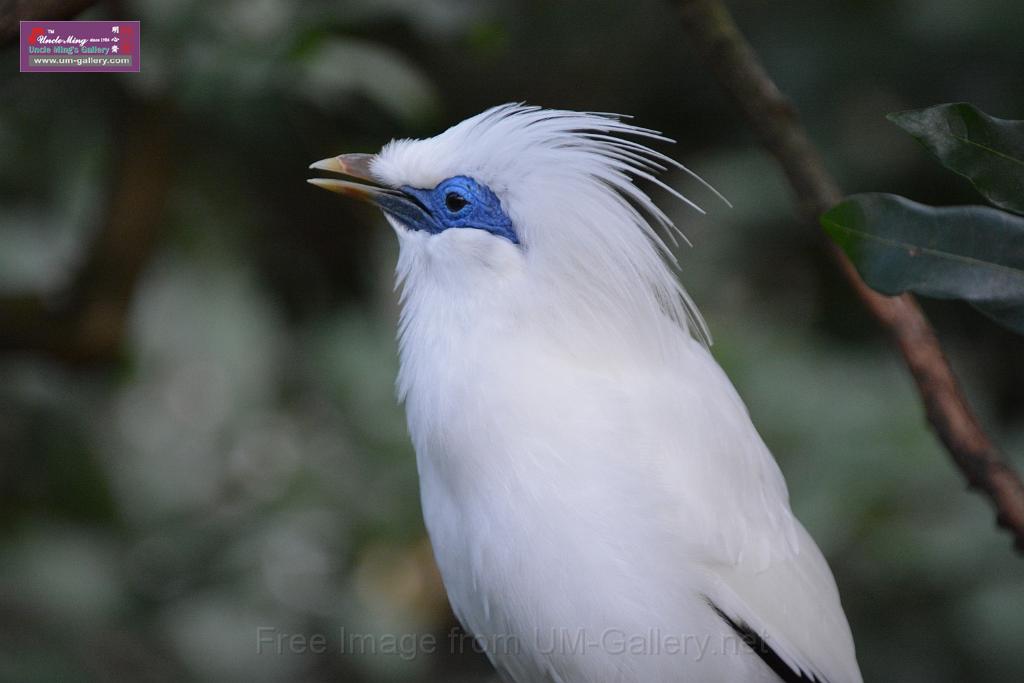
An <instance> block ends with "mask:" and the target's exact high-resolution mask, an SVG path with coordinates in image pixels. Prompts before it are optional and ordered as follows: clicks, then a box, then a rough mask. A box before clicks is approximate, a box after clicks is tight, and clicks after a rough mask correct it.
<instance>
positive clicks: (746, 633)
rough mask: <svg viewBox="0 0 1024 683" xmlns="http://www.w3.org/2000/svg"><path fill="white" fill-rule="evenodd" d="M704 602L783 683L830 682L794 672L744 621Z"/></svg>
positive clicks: (709, 599) (709, 600)
mask: <svg viewBox="0 0 1024 683" xmlns="http://www.w3.org/2000/svg"><path fill="white" fill-rule="evenodd" d="M704 600H705V601H706V602H707V603H708V606H709V607H710V608H711V609H712V610H714V612H715V614H717V615H718V616H719V618H720V619H721V620H722V621H724V622H725V623H726V624H728V625H729V628H731V629H732V630H733V631H735V632H736V635H738V636H739V637H740V640H742V641H743V642H744V643H746V645H747V646H748V647H749V648H750V649H751V650H753V651H754V654H756V655H757V656H758V657H760V658H761V661H763V662H764V663H765V664H766V665H767V666H768V668H769V669H771V670H772V671H773V672H774V673H775V675H776V676H778V677H779V679H780V680H781V681H783V683H828V681H826V680H824V679H821V678H818V677H817V676H813V675H811V674H808V673H803V672H801V671H794V670H793V669H792V668H790V666H789V665H788V664H786V662H784V661H783V660H782V658H781V657H779V655H778V653H777V652H775V650H773V649H772V647H771V645H769V644H768V643H766V642H765V640H764V638H762V637H761V636H760V635H759V634H758V633H757V631H755V630H754V629H752V628H750V626H749V625H748V624H747V623H745V622H744V621H743V620H739V621H737V620H735V619H733V618H732V617H730V616H729V615H728V614H726V613H725V612H723V611H722V609H721V608H720V607H719V606H718V605H716V604H715V603H714V602H712V600H711V598H709V597H707V596H704Z"/></svg>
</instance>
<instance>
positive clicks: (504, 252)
mask: <svg viewBox="0 0 1024 683" xmlns="http://www.w3.org/2000/svg"><path fill="white" fill-rule="evenodd" d="M643 139H648V140H656V141H668V140H667V139H666V138H663V137H662V136H661V135H660V134H658V133H657V132H655V131H651V130H648V129H644V128H639V127H637V126H634V125H631V124H629V123H626V122H624V121H622V120H621V119H620V118H619V117H617V116H615V115H608V114H594V113H585V112H574V111H564V110H551V109H542V108H539V107H531V106H525V105H517V104H509V105H503V106H499V107H494V108H492V109H489V110H487V111H485V112H483V113H481V114H479V115H477V116H474V117H472V118H469V119H467V120H465V121H463V122H461V123H459V124H457V125H455V126H453V127H452V128H449V129H448V130H446V131H444V132H443V133H441V134H440V135H437V136H435V137H432V138H428V139H422V140H394V141H392V142H390V143H388V144H387V145H386V146H385V147H384V148H383V149H382V150H381V151H380V152H379V153H377V154H342V155H340V156H335V157H329V158H327V159H323V160H321V161H318V162H316V163H314V164H312V165H311V167H310V168H313V169H317V170H321V171H328V172H332V173H337V174H342V175H346V176H349V177H350V178H355V179H357V180H358V181H359V182H357V181H353V180H343V179H339V178H312V179H310V180H309V182H310V183H312V184H314V185H317V186H319V187H322V188H324V189H327V190H331V191H334V192H337V193H340V194H342V195H347V196H349V197H353V198H356V199H360V200H363V201H367V202H371V203H373V204H375V205H376V206H378V207H379V208H380V209H381V210H382V211H383V213H384V215H385V216H386V217H387V220H388V222H389V223H390V224H391V226H392V228H393V229H394V230H395V232H396V233H397V235H398V237H399V242H400V257H399V265H398V274H399V279H400V281H402V282H403V285H404V288H405V294H406V297H407V298H410V297H414V298H424V297H429V296H430V295H427V294H423V292H426V291H429V292H433V294H434V295H435V296H436V297H438V298H444V299H446V300H449V301H456V302H462V303H465V302H466V301H468V300H469V299H471V298H472V299H473V300H485V301H486V305H487V306H489V307H490V308H491V309H492V310H493V309H495V308H500V307H502V306H504V307H507V308H510V309H511V308H516V309H517V311H519V312H520V313H521V312H522V310H523V309H524V308H529V307H531V306H532V307H533V308H534V310H533V311H531V312H530V313H531V314H536V313H537V312H538V311H539V310H540V309H542V308H548V309H553V310H555V311H557V312H556V313H555V315H554V316H553V317H555V318H559V319H563V320H564V319H566V318H567V317H576V318H579V317H581V316H582V317H585V318H588V319H593V320H603V321H605V322H607V323H608V325H609V326H610V327H612V328H617V329H622V328H623V327H626V326H629V325H631V324H633V325H635V324H636V323H637V322H638V321H639V322H641V323H642V321H644V320H648V321H650V320H652V319H657V321H659V323H660V322H662V321H664V320H665V319H669V320H673V321H675V322H676V323H677V324H678V325H681V326H683V327H686V326H687V321H689V323H690V324H691V329H695V330H696V331H697V334H698V335H703V334H705V331H704V325H703V321H702V320H701V319H700V316H699V314H698V313H697V311H696V309H695V307H693V305H692V304H691V303H690V301H689V299H688V297H687V296H686V294H685V292H684V290H683V289H682V288H681V287H680V285H679V283H678V280H677V279H676V277H675V273H674V270H673V268H674V265H675V260H674V257H673V256H672V253H671V251H670V250H669V249H668V247H667V245H666V244H665V242H664V241H663V239H662V237H661V236H660V235H659V230H658V228H664V229H665V231H666V232H667V234H669V235H672V234H673V233H672V231H673V230H675V228H674V226H673V224H672V222H671V221H670V219H669V218H668V217H667V216H666V214H665V213H664V212H663V211H662V210H661V209H660V208H658V206H656V205H655V203H654V202H653V201H652V200H651V199H650V197H649V196H648V195H647V194H646V193H645V192H644V191H643V190H642V189H641V188H640V187H639V186H638V185H637V184H636V183H635V180H636V179H637V178H641V179H644V180H648V181H650V182H652V183H654V184H656V185H659V186H661V187H662V188H664V189H665V190H667V191H668V192H670V193H671V194H674V195H675V196H676V197H678V198H679V199H682V200H683V201H685V202H686V203H688V204H691V205H692V206H695V205H693V204H692V203H691V202H689V200H687V199H685V198H684V197H682V195H679V194H678V193H676V192H675V191H674V190H671V188H669V187H668V186H667V185H665V184H664V183H662V182H661V181H660V180H658V179H657V178H656V175H657V174H658V173H659V172H661V171H664V170H665V169H666V168H667V167H669V166H675V167H677V168H679V169H682V170H684V171H686V169H685V168H684V167H682V166H680V165H679V164H677V163H676V162H674V161H672V160H671V159H669V158H668V157H666V156H664V155H662V154H661V153H659V152H656V151H654V150H652V149H650V148H648V147H647V146H645V145H644V144H642V143H641V142H639V141H638V140H643ZM687 172H689V171H687ZM691 175H692V174H691ZM694 177H696V176H694ZM698 180H699V178H698ZM701 182H703V181H701ZM698 210H699V209H698ZM673 239H674V236H673ZM421 294H422V295H423V296H422V297H420V296H418V295H421ZM414 295H415V296H414Z"/></svg>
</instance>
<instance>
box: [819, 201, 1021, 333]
mask: <svg viewBox="0 0 1024 683" xmlns="http://www.w3.org/2000/svg"><path fill="white" fill-rule="evenodd" d="M821 225H822V227H824V228H825V230H826V232H828V234H829V235H830V236H831V237H832V239H833V240H834V241H835V242H836V244H838V245H839V246H840V247H841V248H842V249H843V251H845V252H846V254H847V256H849V257H850V259H851V260H852V261H853V263H854V265H856V266H857V270H858V271H859V272H860V274H861V277H863V278H864V281H865V282H867V283H868V285H870V286H871V287H872V288H874V289H876V290H878V291H879V292H882V293H883V294H891V295H895V294H899V293H901V292H905V291H911V292H916V293H918V294H922V295H924V296H930V297H935V298H939V299H963V300H965V301H967V302H969V303H971V304H972V305H973V306H974V307H976V308H977V309H978V310H980V311H981V312H983V313H985V314H986V315H988V316H990V317H991V318H993V319H994V320H996V321H998V322H1000V323H1002V324H1003V325H1006V326H1007V327H1009V328H1010V329H1012V330H1014V331H1016V332H1018V333H1020V334H1024V218H1020V217H1018V216H1015V215H1013V214H1011V213H1006V212H1005V211H999V210H998V209H992V208H989V207H987V206H954V207H948V208H934V207H930V206H925V205H923V204H918V203H916V202H912V201H910V200H909V199H906V198H904V197H899V196H897V195H892V194H880V193H879V194H875V193H872V194H859V195H852V196H850V197H847V198H846V199H845V200H844V201H842V202H841V203H839V204H837V205H836V206H835V207H833V208H832V209H830V210H829V211H827V212H825V213H824V214H823V215H822V216H821Z"/></svg>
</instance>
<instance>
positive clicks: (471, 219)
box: [374, 175, 519, 244]
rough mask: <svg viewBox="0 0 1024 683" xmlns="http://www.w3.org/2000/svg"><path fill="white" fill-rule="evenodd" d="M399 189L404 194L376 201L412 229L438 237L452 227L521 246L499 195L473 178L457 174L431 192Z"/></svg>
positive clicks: (392, 195) (377, 198)
mask: <svg viewBox="0 0 1024 683" xmlns="http://www.w3.org/2000/svg"><path fill="white" fill-rule="evenodd" d="M400 190H401V194H390V193H389V194H382V195H378V196H377V197H375V199H374V201H376V202H377V205H378V206H380V208H381V209H383V210H384V211H385V212H386V213H388V214H390V215H392V216H394V217H395V218H397V219H398V220H399V221H401V222H402V224H403V225H405V226H406V227H408V228H409V229H410V230H423V231H425V232H428V233H430V234H432V235H436V234H438V233H441V232H444V231H445V230H448V229H449V228H474V229H476V230H485V231H487V232H489V233H491V234H492V235H497V236H498V237H504V238H505V239H507V240H508V241H510V242H512V244H519V237H518V236H517V235H516V233H515V230H514V229H513V227H512V221H511V220H510V219H509V217H508V216H507V215H506V214H505V212H504V211H503V210H502V208H501V201H500V200H499V199H498V196H497V195H496V194H494V193H493V192H491V190H490V188H488V187H487V186H486V185H483V184H481V183H478V182H477V181H475V180H473V179H472V178H468V177H466V176H462V175H457V176H453V177H451V178H448V179H447V180H444V181H442V182H440V183H439V184H438V185H437V187H435V188H433V189H431V190H424V189H420V188H416V187H409V186H408V185H405V186H403V187H402V188H400Z"/></svg>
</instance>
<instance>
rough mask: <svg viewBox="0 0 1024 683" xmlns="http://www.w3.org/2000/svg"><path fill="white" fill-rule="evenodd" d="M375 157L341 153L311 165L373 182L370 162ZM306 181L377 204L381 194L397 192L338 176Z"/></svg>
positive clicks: (311, 166) (322, 169)
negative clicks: (342, 178) (338, 177)
mask: <svg viewBox="0 0 1024 683" xmlns="http://www.w3.org/2000/svg"><path fill="white" fill-rule="evenodd" d="M373 158H374V155H373V154H341V155H339V156H336V157H327V158H326V159H321V160H320V161H317V162H314V163H312V164H310V165H309V167H310V168H311V169H316V170H318V171H329V172H331V173H340V174H341V175H347V176H351V177H353V178H359V179H360V180H366V181H369V182H371V183H373V182H376V181H374V179H373V175H372V174H371V173H370V164H371V163H372V162H373ZM306 182H308V183H309V184H311V185H316V186H317V187H322V188H323V189H325V190H330V191H331V192H337V193H338V194H342V195H345V196H346V197H352V198H353V199H358V200H360V201H364V202H369V203H371V204H376V203H377V197H378V196H379V195H381V194H385V193H387V194H391V193H395V192H396V191H395V190H391V189H388V188H383V187H379V186H377V185H367V184H364V183H355V182H352V181H349V180H338V179H337V178H309V179H308V180H307V181H306Z"/></svg>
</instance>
